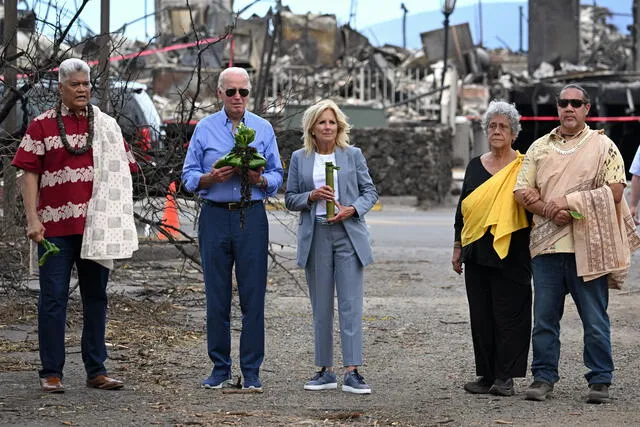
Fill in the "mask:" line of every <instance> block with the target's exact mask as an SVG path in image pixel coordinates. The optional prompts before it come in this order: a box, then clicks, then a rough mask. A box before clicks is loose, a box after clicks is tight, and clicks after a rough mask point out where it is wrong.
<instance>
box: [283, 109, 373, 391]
mask: <svg viewBox="0 0 640 427" xmlns="http://www.w3.org/2000/svg"><path fill="white" fill-rule="evenodd" d="M302 127H303V133H304V134H303V141H304V144H303V148H301V149H299V150H297V151H295V152H294V153H293V155H292V156H291V163H290V165H289V174H288V177H287V190H286V193H285V203H286V206H287V208H288V209H289V210H292V211H299V212H300V220H299V225H298V236H297V238H298V251H297V262H298V265H299V266H300V267H302V268H304V269H305V275H306V278H307V284H308V286H309V296H310V297H311V306H312V310H313V323H314V336H315V364H316V365H317V366H318V367H320V371H318V372H317V373H316V375H315V376H314V377H313V378H312V379H311V380H309V381H308V382H307V383H306V384H305V385H304V388H305V390H327V389H335V388H337V386H338V383H337V379H336V374H335V372H334V370H333V311H334V310H333V301H334V293H336V292H337V295H338V313H339V322H340V342H341V345H342V362H343V366H344V376H343V384H342V390H343V391H346V392H350V393H357V394H368V393H371V388H370V387H369V385H367V384H366V382H365V381H364V378H363V377H362V375H360V373H359V372H358V369H357V368H358V366H360V365H362V362H363V349H362V306H363V288H364V276H363V269H364V267H365V266H366V265H368V264H370V263H372V262H373V257H372V254H371V246H370V244H369V232H368V229H367V224H366V222H365V219H364V215H365V214H366V213H367V212H368V211H369V210H370V209H371V208H372V207H373V205H374V204H375V203H376V201H377V200H378V193H377V192H376V188H375V186H374V184H373V181H372V180H371V177H370V176H369V170H368V168H367V162H366V160H365V158H364V156H363V155H362V152H361V151H360V149H359V148H355V147H353V146H351V145H349V130H350V125H349V123H348V122H347V117H346V116H345V115H344V113H343V112H342V111H341V110H340V108H339V107H338V106H337V105H336V104H335V102H333V101H330V100H323V101H320V102H318V103H316V104H315V105H313V106H311V107H309V108H308V109H307V110H306V111H305V113H304V116H303V118H302Z"/></svg>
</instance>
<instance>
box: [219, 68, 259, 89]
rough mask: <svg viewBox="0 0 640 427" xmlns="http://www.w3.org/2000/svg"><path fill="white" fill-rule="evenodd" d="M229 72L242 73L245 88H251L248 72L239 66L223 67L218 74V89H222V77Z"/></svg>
mask: <svg viewBox="0 0 640 427" xmlns="http://www.w3.org/2000/svg"><path fill="white" fill-rule="evenodd" d="M229 74H240V75H242V76H243V77H244V78H245V79H246V80H247V89H249V90H251V79H250V78H249V73H247V70H245V69H244V68H240V67H229V68H225V69H224V70H222V72H221V73H220V75H219V76H218V89H224V88H223V86H224V79H225V78H226V77H227V76H228V75H229Z"/></svg>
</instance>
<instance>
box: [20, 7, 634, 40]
mask: <svg viewBox="0 0 640 427" xmlns="http://www.w3.org/2000/svg"><path fill="white" fill-rule="evenodd" d="M254 1H255V0H234V10H235V11H238V10H241V9H243V8H244V7H245V6H247V5H250V4H252V3H254ZM441 1H442V0H320V1H318V0H282V3H283V5H286V6H289V8H291V10H292V11H293V12H294V13H299V14H304V13H307V12H311V13H331V14H335V15H336V19H337V21H338V24H339V25H342V24H346V23H347V22H349V20H350V16H349V15H350V9H351V4H352V3H353V4H355V15H354V16H353V17H351V26H352V27H353V28H355V29H357V30H360V31H363V30H364V29H366V28H367V27H370V26H373V25H375V24H379V23H382V22H385V21H389V20H393V19H399V18H402V14H403V12H402V9H401V8H400V5H401V4H402V3H404V4H405V6H406V8H407V9H408V18H410V17H411V15H414V14H418V13H421V12H429V11H438V10H440V4H441ZM479 1H481V2H482V4H483V5H484V4H488V3H507V2H513V1H514V0H457V2H456V8H458V7H462V6H469V5H477V4H478V3H479ZM596 1H597V2H598V3H599V4H603V3H610V4H609V5H608V6H609V7H611V4H615V6H616V7H620V8H622V9H623V10H624V9H627V8H628V9H629V12H630V9H631V0H596ZM100 2H101V0H90V2H89V4H88V5H87V6H86V7H85V9H84V10H83V12H82V14H81V16H80V19H82V20H83V21H84V22H85V23H86V24H87V25H88V26H89V27H90V28H92V29H93V31H94V32H95V33H99V32H100ZM21 3H26V4H27V5H29V6H33V5H36V4H46V3H49V2H48V1H42V0H41V1H38V0H26V2H21ZM52 3H55V4H57V6H58V7H60V8H67V9H68V10H69V11H75V10H76V5H77V4H78V3H80V0H57V1H55V2H52ZM581 3H583V4H585V3H586V4H592V0H581ZM275 4H276V2H275V0H261V1H258V2H257V3H255V4H254V5H252V6H251V7H250V8H249V9H248V10H247V11H246V12H245V13H243V14H242V17H243V18H247V17H249V16H251V15H252V14H253V13H255V14H257V15H258V16H264V15H265V14H266V12H267V10H268V9H269V7H273V6H275ZM624 4H628V7H625V6H624ZM394 5H395V6H394ZM110 7H111V14H110V21H111V22H110V29H111V31H115V30H116V29H119V28H121V27H122V26H123V25H124V24H126V23H127V22H130V21H132V20H134V19H136V18H139V17H143V16H144V15H145V12H146V13H147V14H150V13H153V11H154V0H110ZM123 11H126V13H123ZM452 19H453V20H455V11H454V15H452ZM490 20H491V17H490V16H484V18H483V21H484V23H485V25H490V24H491V21H490ZM154 33H155V23H154V20H153V17H149V18H148V20H147V21H146V27H145V22H144V21H140V22H137V23H134V24H130V25H128V26H127V30H126V32H125V35H126V36H127V37H129V38H134V39H138V40H147V39H148V37H151V36H153V35H154ZM381 43H384V42H383V41H382V42H381Z"/></svg>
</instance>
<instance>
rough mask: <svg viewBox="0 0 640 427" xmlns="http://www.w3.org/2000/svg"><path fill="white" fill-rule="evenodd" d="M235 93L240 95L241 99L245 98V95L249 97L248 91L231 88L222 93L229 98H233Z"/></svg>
mask: <svg viewBox="0 0 640 427" xmlns="http://www.w3.org/2000/svg"><path fill="white" fill-rule="evenodd" d="M236 91H238V93H239V94H240V96H241V97H243V98H244V97H246V96H247V95H249V89H236V88H235V87H232V88H230V89H227V90H225V91H224V93H225V95H227V96H229V97H231V96H234V95H235V94H236Z"/></svg>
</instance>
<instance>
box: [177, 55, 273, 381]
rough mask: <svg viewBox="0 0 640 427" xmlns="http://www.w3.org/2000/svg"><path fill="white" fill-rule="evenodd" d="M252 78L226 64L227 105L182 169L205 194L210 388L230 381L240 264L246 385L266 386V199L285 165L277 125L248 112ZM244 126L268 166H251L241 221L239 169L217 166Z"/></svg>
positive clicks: (205, 123) (222, 85) (198, 135)
mask: <svg viewBox="0 0 640 427" xmlns="http://www.w3.org/2000/svg"><path fill="white" fill-rule="evenodd" d="M250 90H251V82H250V81H249V75H248V74H247V72H246V70H244V69H243V68H237V67H231V68H227V69H225V70H224V71H223V72H222V73H221V74H220V77H219V79H218V96H219V97H220V98H221V99H222V101H223V102H224V108H223V109H222V110H220V111H218V112H217V113H215V114H212V115H210V116H208V117H206V118H204V119H203V120H201V121H200V122H199V123H198V125H197V126H196V128H195V131H194V133H193V137H192V138H191V142H190V144H189V149H188V150H187V155H186V158H185V161H184V166H183V168H182V181H183V183H184V186H185V188H186V189H187V190H188V191H192V192H196V193H197V194H198V195H199V196H200V197H202V199H203V202H204V203H203V204H202V209H201V212H200V218H199V220H198V239H199V246H200V257H201V259H202V266H203V271H204V282H205V290H206V298H207V350H208V353H209V357H210V358H211V361H212V362H213V364H214V367H213V371H212V372H211V375H210V376H209V377H208V378H207V379H205V380H204V381H203V382H202V386H203V387H205V388H222V387H224V386H228V385H230V384H231V354H230V353H231V330H230V318H229V316H230V311H231V296H232V289H231V282H232V281H231V274H232V270H233V266H234V264H235V273H236V281H237V283H238V293H239V296H240V308H241V310H242V333H241V335H240V369H241V371H242V376H243V378H244V382H243V388H246V389H257V390H259V391H261V390H262V382H261V381H260V376H259V374H260V365H261V364H262V361H263V359H264V297H265V290H266V282H267V257H268V242H269V224H268V221H267V215H266V212H265V208H264V204H263V200H264V199H265V198H266V197H267V196H273V195H275V194H276V192H277V191H278V188H279V187H280V185H281V184H282V177H283V168H282V163H281V161H280V153H279V152H278V145H277V142H276V137H275V134H274V132H273V128H272V127H271V124H270V123H269V122H268V121H266V120H264V119H263V118H261V117H258V116H257V115H255V114H253V113H251V112H249V111H247V110H246V106H247V102H248V101H249V92H250ZM240 123H244V124H245V126H247V127H249V128H252V129H254V130H255V131H256V136H255V140H254V141H253V142H252V143H251V144H250V145H251V146H252V147H255V148H256V149H257V151H258V153H260V154H262V155H263V156H264V157H265V158H266V160H267V164H266V166H265V167H264V168H260V169H258V170H255V171H251V170H250V171H249V177H248V178H249V183H250V184H251V201H250V202H248V204H247V205H245V207H244V209H245V219H244V227H241V224H240V209H241V207H242V206H241V204H240V199H241V198H240V189H241V182H240V171H239V170H238V168H234V167H232V166H224V167H221V168H214V166H213V165H214V164H215V162H216V161H217V160H218V159H219V158H220V157H222V156H224V155H226V154H227V153H229V152H230V151H231V149H232V148H233V146H234V133H235V132H236V128H237V127H238V125H239V124H240Z"/></svg>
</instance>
